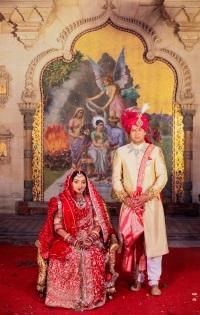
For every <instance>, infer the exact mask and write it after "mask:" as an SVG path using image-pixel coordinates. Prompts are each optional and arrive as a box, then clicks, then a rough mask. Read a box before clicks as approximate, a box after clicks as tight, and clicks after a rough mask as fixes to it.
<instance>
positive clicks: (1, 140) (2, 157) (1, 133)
mask: <svg viewBox="0 0 200 315" xmlns="http://www.w3.org/2000/svg"><path fill="white" fill-rule="evenodd" d="M12 137H13V134H12V133H11V132H10V130H9V129H6V128H5V127H4V126H1V127H0V165H2V164H4V163H5V162H6V163H7V164H9V163H10V161H11V156H10V140H11V138H12Z"/></svg>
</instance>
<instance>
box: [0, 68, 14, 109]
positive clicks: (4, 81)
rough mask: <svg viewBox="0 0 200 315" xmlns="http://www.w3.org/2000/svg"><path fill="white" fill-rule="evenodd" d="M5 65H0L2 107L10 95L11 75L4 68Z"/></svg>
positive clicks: (0, 103)
mask: <svg viewBox="0 0 200 315" xmlns="http://www.w3.org/2000/svg"><path fill="white" fill-rule="evenodd" d="M5 69H6V68H5V66H0V107H1V108H4V107H5V103H6V102H7V101H8V99H9V96H11V87H10V81H11V80H12V77H11V75H10V74H9V73H8V72H7V71H6V70H5Z"/></svg>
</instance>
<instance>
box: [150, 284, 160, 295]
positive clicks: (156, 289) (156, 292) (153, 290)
mask: <svg viewBox="0 0 200 315" xmlns="http://www.w3.org/2000/svg"><path fill="white" fill-rule="evenodd" d="M161 294H162V292H161V291H160V289H159V287H158V285H157V284H154V285H152V286H151V295H154V296H159V295H161Z"/></svg>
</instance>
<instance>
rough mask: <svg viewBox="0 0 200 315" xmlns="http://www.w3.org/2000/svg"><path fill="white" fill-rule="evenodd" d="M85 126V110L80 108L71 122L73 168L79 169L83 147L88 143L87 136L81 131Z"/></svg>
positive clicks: (70, 139) (70, 136) (70, 135)
mask: <svg viewBox="0 0 200 315" xmlns="http://www.w3.org/2000/svg"><path fill="white" fill-rule="evenodd" d="M83 125H84V109H83V108H82V107H78V108H77V109H76V111H75V113H74V116H73V118H72V119H71V120H70V121H69V132H68V134H69V141H70V148H71V154H72V167H73V168H74V169H76V168H79V167H80V166H81V165H79V164H80V163H79V162H80V160H81V158H82V153H81V147H82V145H86V144H87V143H88V137H87V135H86V134H83V135H82V134H81V133H80V129H81V127H82V126H83Z"/></svg>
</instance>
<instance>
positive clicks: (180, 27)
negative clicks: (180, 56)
mask: <svg viewBox="0 0 200 315" xmlns="http://www.w3.org/2000/svg"><path fill="white" fill-rule="evenodd" d="M197 16H198V18H199V16H200V6H199V1H188V0H187V1H184V0H177V1H172V0H165V1H164V4H163V8H162V17H163V19H164V20H165V21H166V22H167V24H168V26H170V27H173V28H174V32H175V34H177V36H178V38H179V40H180V41H181V42H182V43H183V45H184V47H185V50H187V51H191V50H192V49H193V47H194V45H195V44H196V43H197V42H198V41H199V38H200V22H195V19H196V17H197Z"/></svg>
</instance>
